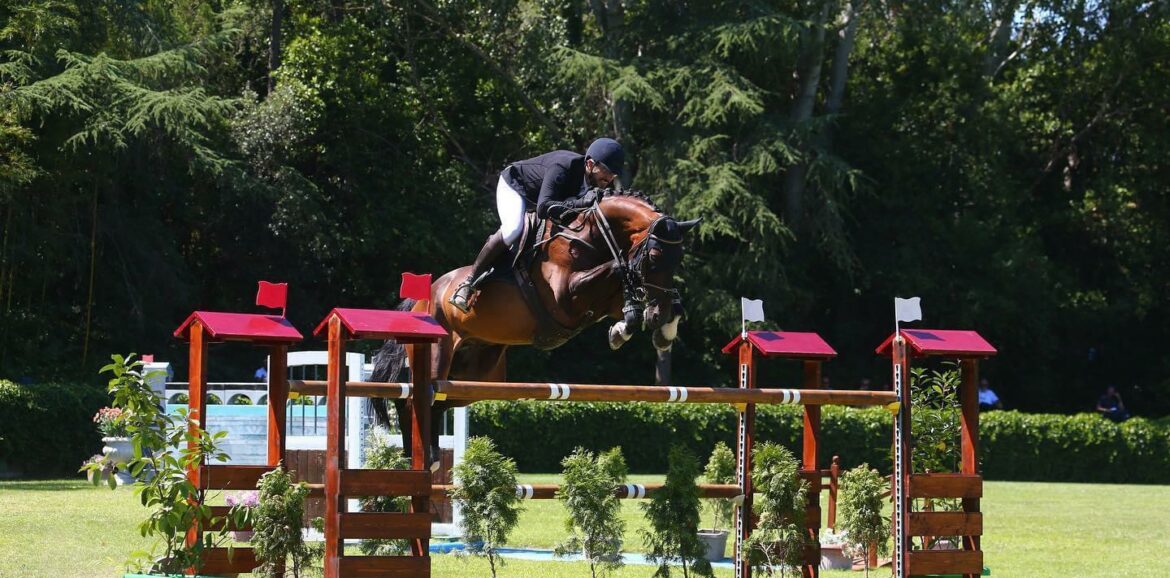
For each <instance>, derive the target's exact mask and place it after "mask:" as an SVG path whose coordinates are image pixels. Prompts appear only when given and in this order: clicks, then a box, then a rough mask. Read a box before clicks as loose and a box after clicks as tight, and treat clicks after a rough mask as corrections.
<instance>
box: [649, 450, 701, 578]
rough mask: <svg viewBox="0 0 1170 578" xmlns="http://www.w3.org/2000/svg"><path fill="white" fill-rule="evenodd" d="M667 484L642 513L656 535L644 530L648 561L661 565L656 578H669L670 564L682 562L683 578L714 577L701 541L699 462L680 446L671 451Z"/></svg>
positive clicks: (655, 573) (655, 494)
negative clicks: (697, 481)
mask: <svg viewBox="0 0 1170 578" xmlns="http://www.w3.org/2000/svg"><path fill="white" fill-rule="evenodd" d="M668 461H669V463H670V466H669V467H668V468H667V470H666V482H665V483H664V484H663V485H662V489H661V490H659V491H657V492H655V493H654V495H653V496H652V497H651V498H650V501H649V502H648V503H644V504H642V511H643V512H645V513H646V519H647V520H649V522H650V527H651V528H652V529H653V532H645V531H643V542H644V543H645V545H646V550H647V552H646V559H647V560H650V561H651V562H654V563H656V564H658V569H657V570H656V571H655V572H654V576H655V577H656V578H657V577H661V578H670V561H671V560H678V561H681V562H682V571H683V576H684V577H689V576H690V573H691V572H694V573H695V574H696V575H698V576H708V577H713V576H714V573H713V571H712V570H711V562H709V561H708V560H707V559H706V557H705V556H706V554H707V547H706V546H705V545H703V542H701V541H700V540H699V487H698V486H697V485H695V479H696V478H698V477H699V460H698V459H696V458H695V455H694V454H693V453H691V451H690V450H688V449H687V448H685V447H684V446H681V445H676V446H674V447H672V448H671V449H670V457H669V458H668Z"/></svg>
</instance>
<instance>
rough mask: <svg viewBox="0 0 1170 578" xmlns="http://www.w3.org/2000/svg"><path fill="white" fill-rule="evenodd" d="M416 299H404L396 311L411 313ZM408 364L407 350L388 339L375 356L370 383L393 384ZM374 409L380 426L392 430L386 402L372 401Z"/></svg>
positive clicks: (382, 400)
mask: <svg viewBox="0 0 1170 578" xmlns="http://www.w3.org/2000/svg"><path fill="white" fill-rule="evenodd" d="M414 304H415V300H414V299H403V300H402V302H401V303H399V304H398V306H397V307H395V308H394V309H395V310H397V311H410V309H411V308H412V307H414ZM405 364H406V348H405V347H403V346H402V344H401V343H399V342H397V341H395V340H393V339H387V340H386V342H385V343H383V344H382V347H381V348H380V349H378V352H377V353H375V354H374V371H373V373H371V374H370V381H381V382H391V381H397V380H398V376H399V375H400V374H401V373H402V366H403V365H405ZM370 403H371V404H372V405H373V407H374V414H375V415H376V416H377V418H378V425H381V426H383V427H386V428H391V427H392V425H393V424H391V423H390V413H389V411H388V409H387V408H386V400H385V399H384V398H381V397H374V398H371V399H370Z"/></svg>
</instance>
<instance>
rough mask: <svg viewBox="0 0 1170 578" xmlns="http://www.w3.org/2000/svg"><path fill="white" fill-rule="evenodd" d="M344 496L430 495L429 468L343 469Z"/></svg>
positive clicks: (342, 488) (342, 489)
mask: <svg viewBox="0 0 1170 578" xmlns="http://www.w3.org/2000/svg"><path fill="white" fill-rule="evenodd" d="M341 494H342V495H344V496H430V495H431V472H430V471H429V470H421V471H420V470H342V472H341Z"/></svg>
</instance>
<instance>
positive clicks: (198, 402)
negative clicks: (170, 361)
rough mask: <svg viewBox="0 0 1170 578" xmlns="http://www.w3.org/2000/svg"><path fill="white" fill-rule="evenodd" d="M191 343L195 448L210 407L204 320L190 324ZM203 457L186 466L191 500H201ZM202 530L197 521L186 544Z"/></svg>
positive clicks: (192, 443) (190, 425) (190, 391)
mask: <svg viewBox="0 0 1170 578" xmlns="http://www.w3.org/2000/svg"><path fill="white" fill-rule="evenodd" d="M190 337H191V345H190V348H189V349H188V355H189V357H188V363H189V367H188V369H187V381H188V390H187V411H188V413H187V415H188V417H189V418H190V420H189V421H188V422H187V424H188V425H187V431H188V433H190V434H191V436H192V438H191V441H189V442H188V443H187V447H188V449H195V448H197V447H198V446H199V440H198V438H197V437H196V436H197V435H198V431H199V430H200V429H206V424H207V421H206V416H205V413H206V410H205V408H206V407H207V355H206V353H207V334H206V333H204V327H203V322H201V321H198V320H196V321H195V322H194V323H192V324H191V335H190ZM202 476H203V460H200V462H199V463H197V464H192V465H191V466H190V467H188V468H187V479H188V480H190V482H191V484H192V485H194V486H195V495H193V496H191V497H190V499H191V500H192V501H195V502H197V501H199V500H200V499H201V498H202V496H201V493H202V489H203V479H202ZM202 533H203V529H202V528H200V527H199V523H198V522H196V523H195V524H194V525H192V526H191V527H190V528H189V529H188V530H187V546H193V545H195V544H196V543H198V542H199V540H200V538H201V537H202V536H201V535H202Z"/></svg>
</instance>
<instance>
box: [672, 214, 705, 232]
mask: <svg viewBox="0 0 1170 578" xmlns="http://www.w3.org/2000/svg"><path fill="white" fill-rule="evenodd" d="M702 222H703V217H699V218H698V219H691V220H689V221H680V222H679V224H678V227H679V228H680V229H682V232H684V233H685V232H687V231H690V230H691V229H693V228H695V227H698V226H699V223H702Z"/></svg>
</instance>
